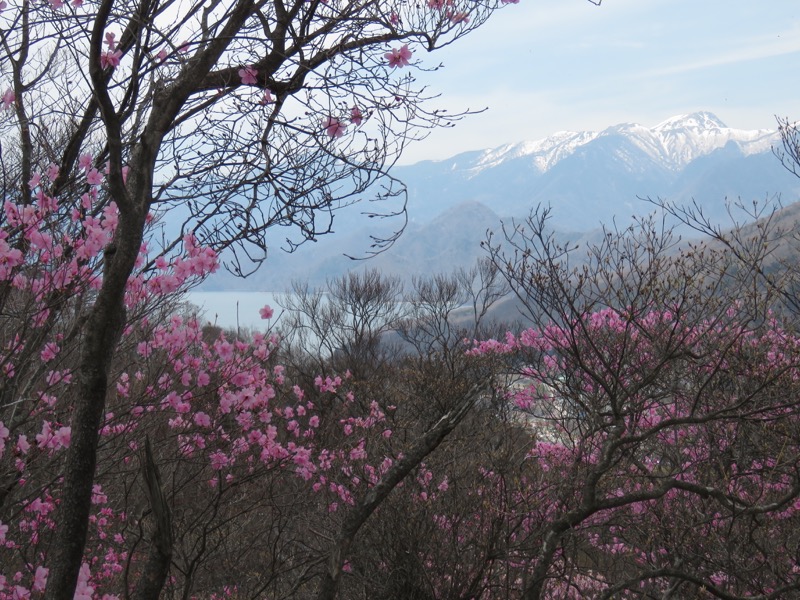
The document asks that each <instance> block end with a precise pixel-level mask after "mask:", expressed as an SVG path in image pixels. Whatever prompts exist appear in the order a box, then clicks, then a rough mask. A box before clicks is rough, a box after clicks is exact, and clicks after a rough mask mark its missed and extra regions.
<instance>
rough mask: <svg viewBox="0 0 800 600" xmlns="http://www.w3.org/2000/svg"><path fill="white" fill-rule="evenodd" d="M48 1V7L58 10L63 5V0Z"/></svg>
mask: <svg viewBox="0 0 800 600" xmlns="http://www.w3.org/2000/svg"><path fill="white" fill-rule="evenodd" d="M48 1H49V2H50V8H52V9H53V10H58V9H59V8H61V7H62V6H64V2H63V0H48Z"/></svg>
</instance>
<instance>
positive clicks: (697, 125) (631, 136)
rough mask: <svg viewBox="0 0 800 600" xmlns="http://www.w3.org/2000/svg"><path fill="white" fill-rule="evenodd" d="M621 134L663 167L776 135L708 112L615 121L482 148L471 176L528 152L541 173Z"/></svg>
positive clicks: (763, 144) (753, 150) (758, 148)
mask: <svg viewBox="0 0 800 600" xmlns="http://www.w3.org/2000/svg"><path fill="white" fill-rule="evenodd" d="M613 136H621V137H623V138H626V139H628V140H630V141H631V142H632V143H633V144H634V145H635V146H636V147H637V148H639V149H640V150H642V151H643V152H644V153H645V154H647V155H648V156H650V157H651V158H652V159H653V160H656V161H658V162H660V163H661V164H662V165H663V166H664V167H666V168H667V169H670V170H673V171H678V170H680V169H682V168H683V167H685V166H686V165H688V164H689V163H690V162H692V161H693V160H695V159H696V158H699V157H701V156H705V155H706V154H709V153H711V152H713V151H714V150H717V149H719V148H723V147H725V146H726V145H727V144H728V143H730V142H733V143H734V144H735V145H736V146H737V147H738V148H739V149H740V150H741V152H742V154H744V155H745V156H749V155H751V154H759V153H761V152H766V151H768V150H769V149H770V148H771V147H772V145H774V144H775V143H776V142H777V141H778V140H779V137H778V134H777V131H776V130H774V129H772V130H770V129H756V130H743V129H732V128H730V127H728V126H727V125H725V124H724V123H723V122H722V121H721V120H720V119H719V118H717V116H716V115H714V114H712V113H710V112H696V113H692V114H688V115H678V116H676V117H672V118H669V119H667V120H666V121H663V122H661V123H659V124H658V125H656V126H655V127H650V128H648V127H644V126H642V125H639V124H636V123H622V124H619V125H614V126H613V127H609V128H607V129H604V130H603V131H600V132H593V131H581V132H573V131H560V132H558V133H555V134H553V135H551V136H549V137H547V138H545V139H542V140H537V141H534V142H520V143H517V144H507V145H505V146H500V147H499V148H493V149H490V150H485V151H483V152H482V153H481V154H480V156H479V157H478V159H477V160H476V161H475V163H474V165H473V166H471V167H470V168H469V169H468V170H469V173H470V175H472V176H475V175H477V174H478V173H480V172H481V171H484V170H486V169H490V168H496V167H498V166H499V165H500V164H501V163H503V162H504V161H508V160H514V159H519V158H523V157H524V158H527V159H528V160H529V161H531V162H532V164H533V165H535V166H536V167H537V168H538V169H539V170H540V171H541V172H542V173H544V172H546V171H549V170H550V169H551V168H552V167H553V166H555V165H556V164H558V163H559V162H560V161H561V160H563V159H564V158H566V157H568V156H570V155H571V154H573V153H574V152H575V151H576V150H578V149H579V148H581V147H582V146H585V145H586V144H589V143H591V142H593V141H594V140H597V139H598V138H602V137H613Z"/></svg>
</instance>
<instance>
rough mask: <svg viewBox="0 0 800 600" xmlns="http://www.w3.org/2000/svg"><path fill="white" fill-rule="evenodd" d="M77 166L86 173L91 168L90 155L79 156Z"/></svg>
mask: <svg viewBox="0 0 800 600" xmlns="http://www.w3.org/2000/svg"><path fill="white" fill-rule="evenodd" d="M78 166H79V167H80V168H81V169H83V171H84V172H86V171H88V170H89V169H91V168H92V155H91V154H81V157H80V158H79V159H78Z"/></svg>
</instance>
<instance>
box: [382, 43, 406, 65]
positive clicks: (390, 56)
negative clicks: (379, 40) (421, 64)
mask: <svg viewBox="0 0 800 600" xmlns="http://www.w3.org/2000/svg"><path fill="white" fill-rule="evenodd" d="M412 55H413V53H412V52H411V50H409V49H408V44H403V46H402V47H400V48H393V49H392V50H391V52H387V53H386V54H384V55H383V56H384V57H386V60H387V61H389V66H390V67H396V68H398V69H402V68H403V67H406V66H408V64H409V61H410V60H411V56H412Z"/></svg>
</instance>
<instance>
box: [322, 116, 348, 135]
mask: <svg viewBox="0 0 800 600" xmlns="http://www.w3.org/2000/svg"><path fill="white" fill-rule="evenodd" d="M322 127H323V128H324V129H325V133H327V134H328V135H329V136H330V137H334V138H338V137H342V136H343V135H344V130H345V129H346V128H347V125H345V124H344V123H342V122H341V121H340V120H339V119H337V118H336V117H327V118H326V119H325V120H324V121H322Z"/></svg>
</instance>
